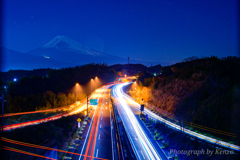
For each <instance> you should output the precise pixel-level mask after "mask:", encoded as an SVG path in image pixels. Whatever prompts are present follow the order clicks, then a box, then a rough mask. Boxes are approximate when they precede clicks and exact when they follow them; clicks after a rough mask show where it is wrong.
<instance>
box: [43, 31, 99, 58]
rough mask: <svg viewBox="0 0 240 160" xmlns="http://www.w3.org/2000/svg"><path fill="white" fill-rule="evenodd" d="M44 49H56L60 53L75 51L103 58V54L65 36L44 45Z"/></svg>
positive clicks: (57, 37)
mask: <svg viewBox="0 0 240 160" xmlns="http://www.w3.org/2000/svg"><path fill="white" fill-rule="evenodd" d="M41 48H44V49H56V50H60V51H74V52H79V53H81V54H90V55H93V56H101V55H103V54H102V53H99V52H96V51H94V50H92V49H91V48H89V47H87V46H84V45H83V44H81V43H79V42H77V41H75V40H73V39H71V38H69V37H67V36H63V35H59V36H56V37H55V38H53V39H52V40H51V41H50V42H48V43H47V44H45V45H43V46H42V47H41Z"/></svg>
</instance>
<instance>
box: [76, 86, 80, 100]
mask: <svg viewBox="0 0 240 160" xmlns="http://www.w3.org/2000/svg"><path fill="white" fill-rule="evenodd" d="M78 85H79V84H78V83H76V102H77V86H78Z"/></svg>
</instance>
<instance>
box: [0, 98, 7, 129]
mask: <svg viewBox="0 0 240 160" xmlns="http://www.w3.org/2000/svg"><path fill="white" fill-rule="evenodd" d="M0 100H1V101H2V132H3V115H4V102H6V100H4V94H2V97H0Z"/></svg>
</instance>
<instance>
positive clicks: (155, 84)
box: [137, 57, 240, 144]
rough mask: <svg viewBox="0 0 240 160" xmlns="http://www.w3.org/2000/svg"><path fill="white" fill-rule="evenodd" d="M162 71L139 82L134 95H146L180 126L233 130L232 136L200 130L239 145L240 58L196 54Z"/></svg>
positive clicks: (150, 101) (148, 100) (149, 101)
mask: <svg viewBox="0 0 240 160" xmlns="http://www.w3.org/2000/svg"><path fill="white" fill-rule="evenodd" d="M161 70H162V76H161V77H157V78H156V79H154V78H153V77H148V78H145V79H144V81H142V80H141V81H142V82H141V83H140V82H139V81H138V83H139V85H140V86H139V87H138V89H139V90H138V92H137V95H143V98H144V95H149V96H148V97H149V98H145V99H146V100H147V102H148V103H149V104H152V105H154V106H157V108H158V109H159V111H160V110H164V111H167V112H168V113H170V114H172V115H174V116H175V118H176V120H178V121H179V122H181V125H183V126H184V125H189V124H190V122H192V123H193V124H197V125H201V126H204V127H209V128H211V130H212V129H217V130H221V131H225V132H228V133H232V134H234V136H235V137H233V136H229V135H230V134H228V133H227V134H228V135H223V134H218V133H219V132H218V133H213V132H208V131H206V130H204V131H203V132H206V133H208V134H211V135H214V136H218V137H220V138H223V139H228V140H229V141H233V142H234V143H237V144H240V142H239V138H236V137H240V126H239V124H238V122H239V120H240V119H239V118H240V98H239V97H240V58H237V57H227V58H222V59H218V58H217V57H210V58H208V57H206V58H201V59H197V58H196V57H195V58H189V59H187V60H185V61H184V62H182V63H177V64H174V65H172V66H168V67H162V69H161ZM139 80H140V79H139ZM148 86H149V87H148ZM146 87H148V89H146ZM143 92H144V93H143ZM145 92H146V93H145ZM145 97H146V96H145ZM139 99H140V98H139ZM146 100H145V101H146ZM183 122H185V124H183ZM201 132H202V130H201ZM232 134H231V135H232Z"/></svg>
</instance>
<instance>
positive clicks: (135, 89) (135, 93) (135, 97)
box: [135, 88, 137, 101]
mask: <svg viewBox="0 0 240 160" xmlns="http://www.w3.org/2000/svg"><path fill="white" fill-rule="evenodd" d="M136 93H137V88H135V101H136V100H137V99H136Z"/></svg>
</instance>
